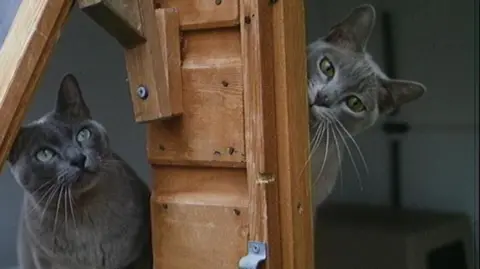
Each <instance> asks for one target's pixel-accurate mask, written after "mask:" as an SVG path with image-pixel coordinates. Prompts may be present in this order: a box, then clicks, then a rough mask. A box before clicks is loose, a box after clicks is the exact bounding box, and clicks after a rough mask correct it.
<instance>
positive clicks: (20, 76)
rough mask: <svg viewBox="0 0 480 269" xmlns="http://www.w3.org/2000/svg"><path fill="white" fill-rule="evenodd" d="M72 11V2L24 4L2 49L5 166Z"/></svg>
mask: <svg viewBox="0 0 480 269" xmlns="http://www.w3.org/2000/svg"><path fill="white" fill-rule="evenodd" d="M71 7H72V1H71V0H23V1H22V3H21V4H20V6H19V8H18V11H17V14H16V16H15V19H14V20H13V22H12V26H11V28H10V31H9V33H8V34H7V37H6V39H5V42H4V43H3V46H2V47H1V48H0V63H1V67H0V68H1V71H0V165H2V166H3V164H4V162H5V160H6V158H7V155H8V152H9V151H10V148H11V146H12V144H13V142H14V140H15V136H16V134H17V132H18V130H19V128H20V124H21V122H22V120H23V118H24V115H25V112H26V110H27V107H28V105H29V104H30V101H31V99H32V95H33V92H34V91H35V89H36V88H37V84H38V81H39V79H40V76H41V75H42V74H43V71H44V69H45V65H46V63H47V61H48V59H49V58H50V55H51V53H52V51H53V47H54V45H55V43H56V41H57V40H58V38H59V36H60V31H61V28H62V26H63V24H64V22H65V21H66V19H67V16H68V13H69V11H70V9H71Z"/></svg>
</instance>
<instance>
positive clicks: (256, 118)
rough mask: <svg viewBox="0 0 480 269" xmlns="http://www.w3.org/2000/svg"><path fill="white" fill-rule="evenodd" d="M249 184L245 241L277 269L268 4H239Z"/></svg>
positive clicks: (279, 260)
mask: <svg viewBox="0 0 480 269" xmlns="http://www.w3.org/2000/svg"><path fill="white" fill-rule="evenodd" d="M240 17H241V18H244V19H243V21H242V24H241V26H240V30H241V35H242V59H243V81H244V91H245V93H244V96H245V97H244V106H245V110H244V111H245V112H244V113H245V114H244V118H245V148H246V149H247V150H246V159H247V165H246V167H247V179H248V185H249V198H250V200H249V240H255V241H261V242H266V243H267V246H268V248H267V249H268V259H267V261H266V268H271V269H276V268H281V266H282V256H281V244H280V225H279V224H280V217H279V214H280V213H279V207H278V182H277V181H276V176H277V175H276V174H277V144H276V143H277V141H276V137H275V135H276V130H275V96H274V76H273V72H272V71H273V70H274V67H273V62H274V59H273V44H272V39H273V35H272V32H273V25H272V9H271V7H270V6H269V1H262V0H244V1H241V4H240Z"/></svg>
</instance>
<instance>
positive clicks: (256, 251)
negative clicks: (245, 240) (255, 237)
mask: <svg viewBox="0 0 480 269" xmlns="http://www.w3.org/2000/svg"><path fill="white" fill-rule="evenodd" d="M252 251H253V252H254V253H258V252H260V248H259V247H258V246H257V245H253V246H252Z"/></svg>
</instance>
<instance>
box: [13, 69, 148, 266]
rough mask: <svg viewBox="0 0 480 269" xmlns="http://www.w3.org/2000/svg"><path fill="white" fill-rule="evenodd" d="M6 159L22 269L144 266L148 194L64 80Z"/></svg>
mask: <svg viewBox="0 0 480 269" xmlns="http://www.w3.org/2000/svg"><path fill="white" fill-rule="evenodd" d="M8 162H9V164H10V169H11V172H12V174H13V175H14V177H15V179H16V181H17V182H18V183H19V184H20V185H21V187H22V188H23V189H24V199H23V205H22V211H21V217H20V224H19V227H18V229H19V234H18V243H17V248H18V249H17V250H18V259H19V265H20V268H21V269H45V268H49V269H60V268H62V269H92V268H97V269H150V268H152V248H151V237H150V233H151V232H150V210H149V199H150V190H149V188H148V186H147V185H146V184H145V183H143V182H142V181H141V180H140V179H139V177H138V176H137V174H136V173H135V172H134V170H133V169H132V168H131V167H130V166H129V165H128V164H127V163H126V162H125V161H123V160H122V159H121V158H120V157H119V156H118V155H117V154H115V153H114V152H113V151H112V150H111V149H110V146H109V139H108V135H107V132H106V131H105V129H104V127H103V126H102V125H101V124H100V123H98V122H97V121H95V120H93V119H92V117H91V115H90V111H89V109H88V107H87V105H86V104H85V102H84V100H83V97H82V94H81V90H80V87H79V84H78V82H77V80H76V79H75V77H74V76H73V75H71V74H68V75H66V76H65V77H64V78H63V80H62V82H61V85H60V89H59V91H58V96H57V101H56V106H55V109H54V110H53V111H51V112H49V113H47V114H46V115H45V116H43V117H42V118H40V119H38V120H36V121H34V122H32V123H29V124H28V125H26V126H24V127H22V128H21V129H20V131H19V134H18V136H17V138H16V140H15V143H14V145H13V148H12V150H11V151H10V154H9V157H8Z"/></svg>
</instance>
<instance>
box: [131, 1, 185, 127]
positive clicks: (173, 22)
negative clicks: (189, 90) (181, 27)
mask: <svg viewBox="0 0 480 269" xmlns="http://www.w3.org/2000/svg"><path fill="white" fill-rule="evenodd" d="M139 4H140V5H139V10H140V14H141V17H142V24H143V30H144V35H145V38H146V39H147V42H145V43H143V44H141V45H138V46H136V47H135V48H132V49H127V50H126V51H125V61H126V65H127V72H128V80H129V85H130V95H131V98H132V103H133V112H134V115H135V121H137V122H148V121H153V120H158V119H165V118H170V117H172V116H175V115H178V114H176V113H179V111H181V106H180V104H181V103H179V102H178V101H179V98H178V96H179V94H181V93H178V91H180V89H181V86H179V85H181V81H178V79H179V78H180V75H178V74H176V73H177V72H179V70H178V68H179V66H178V65H179V62H180V59H179V56H180V55H179V52H178V50H179V46H180V41H179V35H180V32H179V31H178V30H177V29H178V16H175V15H174V14H173V13H174V12H175V11H173V10H169V11H167V13H165V11H164V12H159V13H155V9H154V4H153V2H152V1H140V2H139ZM165 14H169V15H168V16H163V15H165ZM157 15H158V16H159V17H158V18H157ZM165 19H168V20H169V21H168V22H166V21H165ZM159 26H160V29H159V28H158V27H159ZM167 33H169V34H170V35H172V36H171V37H169V38H164V39H162V38H161V37H162V36H165V35H166V34H167ZM175 33H176V34H175ZM175 35H178V37H177V36H175ZM166 55H168V57H165V56H166ZM172 75H173V76H172ZM175 80H177V81H175ZM140 86H142V87H146V89H147V91H148V97H147V98H146V99H142V98H139V96H138V95H137V89H138V88H139V87H140ZM179 87H180V88H179ZM175 91H177V92H175ZM172 92H173V93H172ZM180 101H181V100H180Z"/></svg>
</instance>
